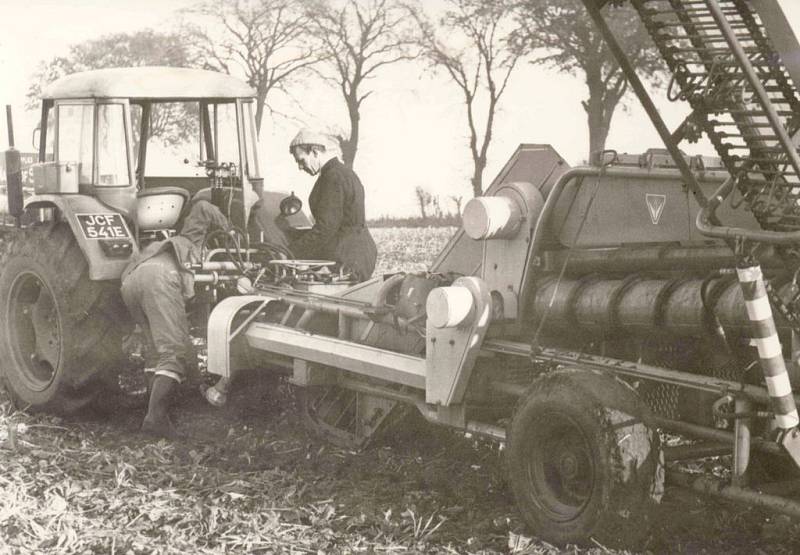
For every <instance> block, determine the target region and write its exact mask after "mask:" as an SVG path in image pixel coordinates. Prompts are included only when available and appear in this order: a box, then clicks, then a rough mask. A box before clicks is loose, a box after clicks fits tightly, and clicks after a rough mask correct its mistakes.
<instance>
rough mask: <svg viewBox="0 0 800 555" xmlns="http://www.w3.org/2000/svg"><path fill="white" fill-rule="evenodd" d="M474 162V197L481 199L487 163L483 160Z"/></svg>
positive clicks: (472, 180) (471, 181)
mask: <svg viewBox="0 0 800 555" xmlns="http://www.w3.org/2000/svg"><path fill="white" fill-rule="evenodd" d="M474 162H475V170H474V172H473V173H472V179H470V183H472V194H473V196H476V197H479V196H481V195H482V194H483V170H484V168H485V167H486V162H485V161H481V160H475V161H474Z"/></svg>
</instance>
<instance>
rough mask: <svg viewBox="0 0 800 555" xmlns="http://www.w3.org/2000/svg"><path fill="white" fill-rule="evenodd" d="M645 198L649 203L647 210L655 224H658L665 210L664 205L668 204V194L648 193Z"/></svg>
mask: <svg viewBox="0 0 800 555" xmlns="http://www.w3.org/2000/svg"><path fill="white" fill-rule="evenodd" d="M644 200H645V202H646V203H647V211H648V212H650V221H651V222H653V225H656V224H658V221H659V220H660V219H661V214H662V213H663V212H664V205H666V204H667V195H654V194H651V193H647V194H646V195H645V196H644Z"/></svg>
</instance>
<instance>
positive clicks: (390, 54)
mask: <svg viewBox="0 0 800 555" xmlns="http://www.w3.org/2000/svg"><path fill="white" fill-rule="evenodd" d="M307 13H308V14H309V17H310V18H311V19H312V21H313V25H312V34H313V35H314V36H315V37H316V38H318V39H319V40H320V41H321V42H322V47H323V49H324V51H325V54H326V55H327V58H326V61H327V64H326V65H327V68H326V71H325V72H323V74H322V75H323V77H324V78H326V79H327V80H329V81H332V82H333V83H335V84H336V86H337V88H338V89H339V90H340V92H341V93H342V97H343V98H344V101H345V104H346V106H347V114H348V116H349V118H350V134H349V136H348V137H343V136H341V135H339V137H338V139H339V143H340V146H341V149H342V158H343V161H344V163H345V165H346V166H348V167H350V168H352V167H353V163H354V162H355V158H356V153H357V152H358V141H359V133H360V126H361V107H362V105H363V103H364V101H365V100H366V99H367V98H368V97H369V96H370V95H371V94H372V93H373V91H374V89H373V88H371V87H370V86H369V80H370V79H372V78H374V77H375V76H376V74H377V73H378V70H380V69H381V68H384V67H385V66H388V65H390V64H395V63H398V62H401V61H404V60H411V59H413V58H415V57H417V53H416V51H415V45H416V42H415V40H414V37H413V34H412V28H411V26H410V25H408V15H407V12H406V10H405V7H404V6H401V5H400V4H399V3H398V2H397V1H396V0H313V1H312V2H311V3H310V4H309V8H308V12H307Z"/></svg>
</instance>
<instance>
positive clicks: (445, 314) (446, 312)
mask: <svg viewBox="0 0 800 555" xmlns="http://www.w3.org/2000/svg"><path fill="white" fill-rule="evenodd" d="M474 306H475V301H474V300H473V298H472V293H471V292H470V290H469V289H467V288H466V287H458V286H454V287H437V288H436V289H434V290H432V291H431V292H430V294H428V300H427V302H426V303H425V309H426V312H427V314H428V321H429V322H430V323H431V324H432V325H433V326H434V327H437V328H454V327H456V326H459V325H461V324H462V323H463V322H464V321H466V320H467V319H468V318H469V316H470V314H471V313H472V309H473V308H474Z"/></svg>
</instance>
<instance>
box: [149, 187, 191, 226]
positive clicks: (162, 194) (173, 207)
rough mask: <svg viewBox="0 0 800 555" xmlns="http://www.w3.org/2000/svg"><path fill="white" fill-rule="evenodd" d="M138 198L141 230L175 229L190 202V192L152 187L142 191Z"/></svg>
mask: <svg viewBox="0 0 800 555" xmlns="http://www.w3.org/2000/svg"><path fill="white" fill-rule="evenodd" d="M136 197H137V207H136V222H137V224H138V226H139V230H141V231H156V230H161V229H174V228H175V226H176V224H177V223H178V218H180V215H181V212H182V211H183V207H184V206H185V205H186V203H187V202H188V201H189V191H187V190H186V189H182V188H181V187H152V188H149V189H142V190H141V191H139V192H138V194H137V195H136Z"/></svg>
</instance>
